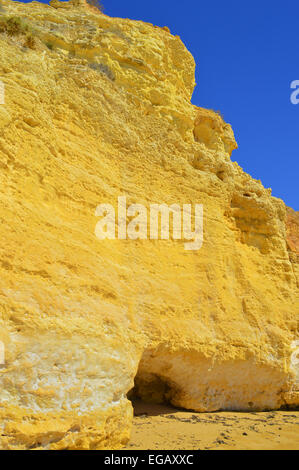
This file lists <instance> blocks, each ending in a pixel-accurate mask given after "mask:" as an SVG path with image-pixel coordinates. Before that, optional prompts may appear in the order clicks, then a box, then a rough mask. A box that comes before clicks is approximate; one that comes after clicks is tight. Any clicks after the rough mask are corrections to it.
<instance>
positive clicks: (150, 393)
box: [127, 351, 178, 414]
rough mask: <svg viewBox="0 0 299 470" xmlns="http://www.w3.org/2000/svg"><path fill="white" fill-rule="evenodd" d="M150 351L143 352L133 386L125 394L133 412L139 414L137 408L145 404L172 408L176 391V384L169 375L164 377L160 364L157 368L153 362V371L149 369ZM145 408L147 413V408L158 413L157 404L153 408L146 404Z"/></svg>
mask: <svg viewBox="0 0 299 470" xmlns="http://www.w3.org/2000/svg"><path fill="white" fill-rule="evenodd" d="M151 353H152V351H151ZM151 353H149V352H148V351H145V352H144V354H143V356H142V359H141V361H140V364H139V367H138V371H137V374H136V376H135V379H134V387H133V388H132V389H131V390H130V391H129V392H128V394H127V398H128V399H129V400H130V401H131V402H132V405H133V408H134V412H135V414H139V411H138V410H140V408H144V407H145V406H146V405H163V406H164V407H165V406H168V407H172V408H173V404H172V398H173V397H174V396H175V395H176V394H177V392H178V387H177V384H176V383H175V382H174V381H173V380H172V379H170V378H169V376H167V377H166V375H165V374H163V367H162V365H161V370H159V367H157V364H155V367H154V371H151V365H150V364H149V363H148V361H149V358H151ZM155 362H156V361H155ZM146 409H147V414H151V412H148V410H152V412H153V413H156V412H157V413H158V414H159V411H157V410H158V408H157V406H155V407H153V408H151V407H148V406H147V407H146Z"/></svg>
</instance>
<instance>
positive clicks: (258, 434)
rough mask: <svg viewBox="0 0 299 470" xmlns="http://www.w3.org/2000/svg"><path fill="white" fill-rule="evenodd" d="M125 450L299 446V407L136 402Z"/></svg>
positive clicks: (290, 448) (294, 447)
mask: <svg viewBox="0 0 299 470" xmlns="http://www.w3.org/2000/svg"><path fill="white" fill-rule="evenodd" d="M134 409H135V417H134V422H133V432H132V437H131V441H130V442H129V444H128V445H127V447H126V450H135V449H136V450H175V449H180V450H213V449H223V450H224V449H227V450H241V449H242V450H243V449H244V450H255V449H256V450H268V449H269V450H271V449H273V450H283V449H289V450H298V449H299V411H270V412H262V413H255V412H253V413H243V412H242V413H241V412H240V413H238V412H217V413H194V412H192V411H182V410H178V409H175V408H171V407H168V406H165V405H152V404H145V403H142V402H139V403H135V404H134Z"/></svg>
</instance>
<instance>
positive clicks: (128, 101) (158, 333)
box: [0, 0, 299, 449]
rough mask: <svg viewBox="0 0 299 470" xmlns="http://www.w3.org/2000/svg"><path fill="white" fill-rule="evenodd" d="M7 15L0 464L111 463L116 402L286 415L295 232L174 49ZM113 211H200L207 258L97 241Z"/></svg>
mask: <svg viewBox="0 0 299 470" xmlns="http://www.w3.org/2000/svg"><path fill="white" fill-rule="evenodd" d="M2 6H3V8H2V11H1V12H0V14H1V23H0V31H1V32H0V54H1V60H0V79H1V80H2V82H3V83H4V86H5V104H1V105H0V172H1V186H0V217H1V224H0V240H1V244H0V251H1V255H0V309H1V310H0V313H1V316H0V340H1V341H2V344H3V345H4V347H5V362H4V363H3V364H2V366H0V382H1V388H0V400H1V406H0V416H1V421H0V423H1V437H0V442H1V444H0V447H1V448H3V449H8V448H19V449H28V448H41V449H42V448H45V449H103V448H110V449H115V448H119V447H121V446H122V445H124V444H125V443H126V442H127V440H128V439H129V435H130V426H131V420H132V405H131V402H130V400H128V399H127V394H128V393H129V392H130V391H131V392H130V395H134V394H135V395H138V396H139V397H141V398H143V399H146V400H153V401H157V402H159V401H163V400H168V401H170V402H171V403H173V404H174V405H176V406H180V407H183V408H187V409H193V410H196V411H212V410H219V409H224V410H261V409H263V410H264V409H275V408H279V407H281V406H283V405H287V404H289V405H291V406H296V405H298V404H299V393H298V386H297V383H298V380H299V377H298V365H297V362H298V361H297V360H296V354H295V353H296V351H295V352H294V348H296V345H297V344H298V343H296V341H298V339H299V335H298V297H297V292H298V291H297V288H298V264H296V263H297V256H298V227H299V224H298V213H297V214H296V213H295V212H293V211H291V210H289V211H288V212H287V211H286V207H285V205H284V203H283V202H282V201H281V200H279V199H276V198H274V197H271V190H269V189H265V188H264V187H263V186H262V184H261V182H260V181H256V180H254V179H252V178H251V177H250V176H249V175H247V174H246V173H244V172H243V171H242V169H241V168H240V167H239V166H238V165H237V164H236V163H232V162H231V160H230V156H231V152H232V151H233V149H235V148H236V142H235V140H234V136H233V132H232V129H231V127H230V126H229V125H228V124H226V123H224V121H223V120H222V118H221V117H220V116H219V115H218V114H217V113H214V112H213V111H209V110H205V109H201V108H197V107H195V106H193V105H192V104H191V102H190V98H191V95H192V91H193V88H194V85H195V82H194V68H195V64H194V60H193V58H192V56H191V54H190V53H189V52H188V51H187V50H186V48H185V47H184V45H183V43H182V42H181V40H180V38H179V37H174V36H172V35H171V34H170V33H169V30H168V29H167V28H158V27H154V26H153V25H151V24H147V23H143V22H140V21H131V20H127V19H119V18H109V17H107V16H105V15H104V14H102V13H101V12H99V11H97V10H95V9H94V8H92V7H90V6H89V5H86V4H85V3H84V2H82V1H81V2H79V1H73V2H69V3H60V2H58V1H57V0H55V1H54V0H53V1H52V2H51V6H48V5H43V4H39V3H36V2H33V3H30V4H26V5H25V4H21V3H17V2H10V1H8V0H3V2H2ZM3 10H4V11H3ZM11 17H14V19H11ZM15 17H18V18H20V19H21V21H20V20H19V19H18V20H17V21H15ZM7 21H8V23H7ZM16 24H17V26H16ZM119 196H126V198H127V205H128V206H129V205H130V204H132V203H138V204H143V205H144V206H145V207H146V208H148V207H149V205H150V204H152V203H156V204H162V203H165V204H167V205H171V204H180V205H181V206H182V205H183V204H195V203H198V204H203V208H204V240H203V245H202V248H201V249H200V250H198V251H186V250H185V249H184V243H183V240H176V239H170V240H149V239H146V240H139V239H137V240H131V239H126V240H119V239H116V240H109V239H107V240H99V239H98V238H97V237H96V236H95V226H96V224H97V222H98V220H99V218H98V217H96V215H95V214H96V212H95V210H96V207H97V206H98V205H99V204H102V203H110V204H111V205H112V206H113V207H116V208H117V201H118V197H119ZM287 214H288V216H287ZM296 267H297V268H296ZM296 275H297V277H296ZM296 367H297V369H296ZM134 380H135V388H134V390H132V389H133V387H134ZM130 395H129V396H130Z"/></svg>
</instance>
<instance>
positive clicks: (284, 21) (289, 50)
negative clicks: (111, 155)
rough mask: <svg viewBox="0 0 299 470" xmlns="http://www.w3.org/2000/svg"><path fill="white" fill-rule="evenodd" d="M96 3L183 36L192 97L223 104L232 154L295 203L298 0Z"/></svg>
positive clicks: (298, 116)
mask: <svg viewBox="0 0 299 470" xmlns="http://www.w3.org/2000/svg"><path fill="white" fill-rule="evenodd" d="M26 3H27V2H26ZM44 3H48V2H46V1H44ZM102 3H103V5H104V12H105V13H106V14H107V15H109V16H118V17H123V18H132V19H138V20H144V21H147V22H150V23H153V24H155V25H159V26H165V25H166V26H168V27H169V28H170V30H171V32H172V33H173V34H178V35H179V36H180V37H181V38H182V40H183V42H184V43H185V44H186V46H187V47H188V49H189V50H190V51H191V52H192V54H193V56H194V58H195V61H196V64H197V68H196V82H197V87H196V89H195V91H194V95H193V98H192V101H193V103H194V104H196V105H199V106H203V107H207V108H212V109H215V110H219V111H221V113H222V114H223V116H224V118H225V120H226V121H227V122H230V123H231V124H232V126H233V129H234V131H235V135H236V139H237V141H238V144H239V149H238V150H236V151H234V152H233V156H232V159H233V160H236V161H237V162H238V163H239V164H240V166H241V167H242V168H243V169H244V170H245V171H247V172H248V173H250V174H251V175H252V176H253V177H254V178H256V179H260V180H261V181H262V183H263V184H264V186H265V187H271V188H272V190H273V195H274V196H276V197H280V198H282V199H284V201H285V202H286V204H287V205H289V206H291V207H293V208H294V209H296V210H299V198H298V174H299V160H298V157H299V148H298V147H299V104H298V105H293V104H291V101H290V95H291V92H292V90H291V89H290V84H291V82H292V81H293V80H299V2H298V1H297V0H284V1H283V0H273V1H269V0H250V1H246V0H242V1H241V0H226V1H225V2H224V1H223V0H210V1H201V0H185V1H181V0H180V1H178V0H150V1H142V0H102Z"/></svg>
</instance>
